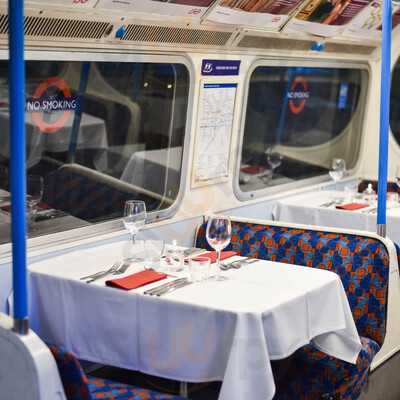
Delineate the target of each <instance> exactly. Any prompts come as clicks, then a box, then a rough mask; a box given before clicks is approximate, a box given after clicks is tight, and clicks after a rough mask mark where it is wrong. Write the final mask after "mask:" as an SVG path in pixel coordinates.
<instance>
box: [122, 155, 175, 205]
mask: <svg viewBox="0 0 400 400" xmlns="http://www.w3.org/2000/svg"><path fill="white" fill-rule="evenodd" d="M181 163H182V147H171V148H170V149H160V150H150V151H137V152H136V153H134V154H133V155H132V157H131V158H130V159H129V161H128V163H127V164H126V167H125V169H124V171H123V173H122V176H121V180H122V181H124V182H128V183H130V184H133V185H136V186H139V187H142V188H143V189H146V190H150V191H152V192H154V193H157V194H160V195H164V196H166V197H168V198H171V199H175V198H176V196H177V195H178V191H179V181H180V177H181Z"/></svg>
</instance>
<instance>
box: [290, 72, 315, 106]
mask: <svg viewBox="0 0 400 400" xmlns="http://www.w3.org/2000/svg"><path fill="white" fill-rule="evenodd" d="M287 96H288V99H289V101H288V105H289V109H290V111H291V112H292V113H293V114H300V113H301V112H302V111H303V110H304V107H305V106H306V102H307V100H308V99H309V98H310V92H309V90H308V83H307V81H306V80H305V78H304V77H303V76H297V77H296V78H295V79H294V80H293V82H292V85H291V87H290V90H289V92H288V94H287Z"/></svg>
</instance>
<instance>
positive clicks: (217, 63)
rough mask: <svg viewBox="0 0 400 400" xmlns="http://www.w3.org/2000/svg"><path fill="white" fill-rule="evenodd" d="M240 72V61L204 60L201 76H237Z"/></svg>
mask: <svg viewBox="0 0 400 400" xmlns="http://www.w3.org/2000/svg"><path fill="white" fill-rule="evenodd" d="M239 71H240V61H239V60H237V61H236V60H203V63H202V65H201V74H202V75H205V76H236V75H239Z"/></svg>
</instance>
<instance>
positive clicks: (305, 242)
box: [196, 219, 389, 400]
mask: <svg viewBox="0 0 400 400" xmlns="http://www.w3.org/2000/svg"><path fill="white" fill-rule="evenodd" d="M196 246H197V247H201V248H207V249H210V247H209V246H208V244H207V240H206V224H205V223H204V224H203V225H201V226H200V227H199V228H198V230H197V234H196ZM227 250H234V251H236V252H238V253H239V254H240V255H242V256H248V257H254V258H260V259H265V260H271V261H278V262H283V263H289V264H295V265H302V266H307V267H311V268H321V269H326V270H329V271H333V272H335V273H337V274H338V275H339V276H340V278H341V280H342V283H343V286H344V289H345V291H346V294H347V297H348V300H349V304H350V307H351V310H352V314H353V317H354V321H355V323H356V326H357V330H358V333H359V335H360V337H361V342H362V345H363V347H362V350H361V352H360V355H359V357H358V360H357V364H356V365H353V364H350V363H347V362H345V361H341V360H338V359H335V358H333V357H330V356H328V355H326V354H324V353H322V352H320V351H318V350H317V349H316V348H314V347H313V346H312V345H308V346H305V347H303V348H301V349H299V350H297V351H296V352H295V353H294V354H293V355H292V358H293V361H292V359H291V360H290V368H289V369H288V371H287V373H286V374H285V375H284V377H283V379H282V380H281V382H277V394H276V399H278V400H280V399H282V400H289V399H291V400H292V399H296V400H298V399H299V400H314V399H318V400H319V399H326V400H338V399H340V400H354V399H357V398H358V396H359V395H360V393H361V390H362V387H363V386H364V385H365V384H366V382H367V379H368V373H369V368H370V365H371V362H372V359H373V358H374V356H375V354H376V353H377V352H378V351H379V349H380V347H381V346H382V344H383V340H384V337H385V332H386V313H387V310H386V308H387V307H386V304H387V294H388V279H389V252H388V249H387V247H386V245H385V244H384V243H383V242H382V241H380V240H379V239H378V238H375V237H369V236H367V235H365V236H364V235H359V234H350V233H343V232H338V231H326V230H323V229H318V228H317V227H310V228H308V227H298V226H296V227H294V226H292V227H291V226H287V225H284V224H281V223H276V222H270V221H265V222H263V223H259V222H255V221H244V220H239V219H238V220H235V219H233V220H232V240H231V243H230V245H229V247H227Z"/></svg>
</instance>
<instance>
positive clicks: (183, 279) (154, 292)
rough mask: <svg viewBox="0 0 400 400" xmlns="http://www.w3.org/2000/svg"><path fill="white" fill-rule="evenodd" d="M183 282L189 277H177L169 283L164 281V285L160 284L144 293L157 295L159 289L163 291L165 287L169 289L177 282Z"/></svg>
mask: <svg viewBox="0 0 400 400" xmlns="http://www.w3.org/2000/svg"><path fill="white" fill-rule="evenodd" d="M182 282H188V279H187V278H179V279H175V280H174V281H172V282H168V283H163V284H162V285H159V286H157V287H155V288H152V289H149V290H146V291H144V292H143V294H149V295H151V296H152V295H155V294H156V293H157V292H159V291H163V290H164V289H169V288H170V287H173V286H174V285H176V284H179V283H182Z"/></svg>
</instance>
